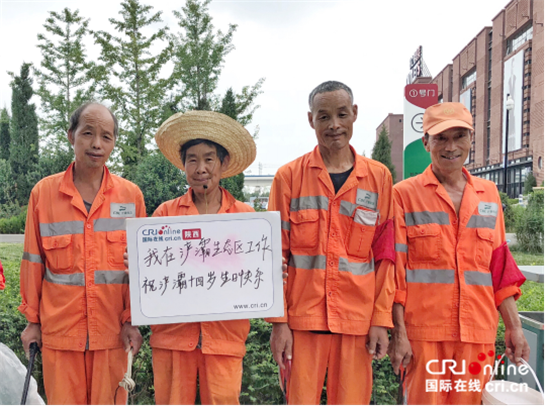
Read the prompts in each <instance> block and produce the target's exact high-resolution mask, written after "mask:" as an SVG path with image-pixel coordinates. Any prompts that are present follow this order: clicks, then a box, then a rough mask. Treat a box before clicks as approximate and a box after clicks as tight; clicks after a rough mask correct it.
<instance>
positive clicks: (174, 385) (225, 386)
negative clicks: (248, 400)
mask: <svg viewBox="0 0 545 406" xmlns="http://www.w3.org/2000/svg"><path fill="white" fill-rule="evenodd" d="M197 375H198V376H199V394H200V396H201V404H203V405H238V404H240V402H239V397H240V388H241V385H242V358H241V357H232V356H228V355H211V354H203V353H202V351H201V350H200V349H198V348H197V349H195V350H193V351H171V350H163V349H159V348H154V349H153V379H154V385H155V403H156V404H158V405H169V404H170V405H193V404H195V398H196V396H197Z"/></svg>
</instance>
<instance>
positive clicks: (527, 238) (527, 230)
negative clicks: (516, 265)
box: [515, 190, 543, 253]
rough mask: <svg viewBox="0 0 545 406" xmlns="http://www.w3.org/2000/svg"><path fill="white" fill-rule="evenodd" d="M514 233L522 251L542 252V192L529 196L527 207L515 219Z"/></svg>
mask: <svg viewBox="0 0 545 406" xmlns="http://www.w3.org/2000/svg"><path fill="white" fill-rule="evenodd" d="M515 232H516V233H517V240H518V244H519V245H520V248H521V249H522V250H524V251H528V252H534V253H541V252H543V191H542V190H539V191H536V192H535V193H532V194H530V197H529V198H528V207H527V208H526V209H525V210H524V211H523V212H522V213H521V215H520V216H519V217H518V218H517V219H516V223H515Z"/></svg>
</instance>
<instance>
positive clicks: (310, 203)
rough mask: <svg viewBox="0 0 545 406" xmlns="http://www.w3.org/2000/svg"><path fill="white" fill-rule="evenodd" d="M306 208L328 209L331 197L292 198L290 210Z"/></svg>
mask: <svg viewBox="0 0 545 406" xmlns="http://www.w3.org/2000/svg"><path fill="white" fill-rule="evenodd" d="M306 209H316V210H319V209H321V210H328V209H329V199H328V198H327V197H325V196H303V197H299V198H297V199H291V203H290V211H299V210H306Z"/></svg>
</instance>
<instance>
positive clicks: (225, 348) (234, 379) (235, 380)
mask: <svg viewBox="0 0 545 406" xmlns="http://www.w3.org/2000/svg"><path fill="white" fill-rule="evenodd" d="M221 192H222V197H221V208H220V210H219V211H218V214H222V213H248V212H253V211H254V210H253V209H252V208H251V207H250V206H248V205H247V204H244V203H242V202H239V201H238V200H236V199H235V198H234V197H233V196H232V195H231V194H230V193H229V192H228V191H227V190H225V189H223V188H221ZM198 214H199V212H198V210H197V207H196V206H195V203H193V199H192V190H191V189H189V190H188V191H187V193H186V194H184V195H183V196H181V197H178V198H177V199H174V200H169V201H168V202H165V203H163V204H161V205H160V206H159V207H158V208H157V210H155V213H153V216H154V217H162V216H189V215H198ZM151 330H152V334H151V339H150V345H151V347H152V350H153V374H154V384H155V401H156V403H157V404H193V403H195V396H196V390H197V375H199V388H200V395H201V401H202V402H203V404H238V403H239V396H240V388H241V383H242V358H243V357H244V354H246V345H245V343H246V338H247V337H248V333H249V332H250V322H249V320H228V321H210V322H200V323H179V324H164V325H155V326H151Z"/></svg>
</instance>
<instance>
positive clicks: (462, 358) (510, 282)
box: [389, 103, 530, 404]
mask: <svg viewBox="0 0 545 406" xmlns="http://www.w3.org/2000/svg"><path fill="white" fill-rule="evenodd" d="M472 123H473V118H472V116H471V113H470V112H469V111H468V110H467V109H466V108H465V107H464V106H463V104H461V103H441V104H436V105H434V106H431V107H429V108H428V109H427V110H426V112H425V113H424V122H423V128H424V134H425V135H424V137H422V142H423V143H424V146H425V148H426V151H428V152H429V153H430V155H431V161H432V163H431V165H430V166H428V168H427V169H426V170H425V171H424V173H422V174H420V175H418V176H415V177H413V178H410V179H406V180H404V181H402V182H400V183H398V184H397V185H395V186H394V218H395V239H396V241H395V242H396V294H395V303H394V310H393V317H394V324H395V328H394V329H393V330H392V341H391V345H390V348H389V355H390V358H391V361H392V366H393V367H394V370H395V372H396V373H399V370H400V368H402V369H405V368H406V371H404V373H405V372H406V377H405V382H404V386H403V394H404V401H405V402H406V403H408V404H480V403H481V391H482V389H484V385H485V384H486V379H487V377H488V375H489V374H490V369H489V368H490V367H487V368H486V369H485V368H484V367H485V366H486V365H491V364H492V363H493V362H494V359H495V358H494V357H495V354H494V343H495V339H496V331H497V327H498V310H499V311H500V313H501V315H502V318H503V320H504V323H505V346H506V355H507V356H508V357H509V359H510V360H511V362H513V363H516V364H517V365H520V364H521V358H524V359H525V360H528V358H529V353H530V349H529V346H528V343H527V342H526V339H525V338H524V335H523V333H522V327H521V323H520V319H519V316H518V312H517V306H516V304H515V300H516V299H518V297H519V296H520V294H521V292H520V289H519V286H520V285H522V283H524V280H525V278H524V276H523V275H522V273H521V272H520V270H519V269H518V267H517V265H516V263H515V261H514V259H513V257H512V256H511V253H510V252H509V249H508V248H507V243H506V242H505V226H504V221H503V212H502V206H501V200H500V197H499V194H498V191H497V188H496V185H495V184H494V183H493V182H490V181H487V180H484V179H481V178H476V177H473V176H471V175H470V174H469V172H468V171H467V170H466V169H465V168H464V162H465V160H466V158H467V156H468V154H469V150H470V148H471V137H472V135H473V126H472Z"/></svg>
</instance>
